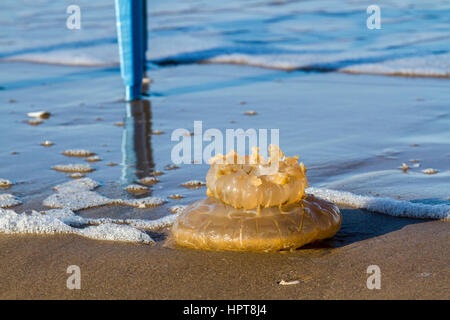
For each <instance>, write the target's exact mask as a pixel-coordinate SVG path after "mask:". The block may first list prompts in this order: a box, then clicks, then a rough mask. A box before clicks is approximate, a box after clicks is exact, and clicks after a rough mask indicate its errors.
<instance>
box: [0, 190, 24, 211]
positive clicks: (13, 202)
mask: <svg viewBox="0 0 450 320" xmlns="http://www.w3.org/2000/svg"><path fill="white" fill-rule="evenodd" d="M20 204H22V201H20V200H19V199H17V198H16V197H15V196H14V195H12V194H9V193H3V194H0V208H11V207H15V206H18V205H20Z"/></svg>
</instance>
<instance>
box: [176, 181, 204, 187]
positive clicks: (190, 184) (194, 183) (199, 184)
mask: <svg viewBox="0 0 450 320" xmlns="http://www.w3.org/2000/svg"><path fill="white" fill-rule="evenodd" d="M205 184H206V183H205V182H204V181H200V180H190V181H186V182H185V183H183V184H181V185H182V186H183V187H185V188H200V187H202V186H204V185H205Z"/></svg>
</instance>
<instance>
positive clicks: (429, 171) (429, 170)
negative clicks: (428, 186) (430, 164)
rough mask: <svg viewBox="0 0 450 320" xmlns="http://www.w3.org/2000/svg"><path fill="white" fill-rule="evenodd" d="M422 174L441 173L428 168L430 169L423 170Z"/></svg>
mask: <svg viewBox="0 0 450 320" xmlns="http://www.w3.org/2000/svg"><path fill="white" fill-rule="evenodd" d="M422 172H423V173H425V174H436V173H438V172H439V170H436V169H433V168H428V169H425V170H422Z"/></svg>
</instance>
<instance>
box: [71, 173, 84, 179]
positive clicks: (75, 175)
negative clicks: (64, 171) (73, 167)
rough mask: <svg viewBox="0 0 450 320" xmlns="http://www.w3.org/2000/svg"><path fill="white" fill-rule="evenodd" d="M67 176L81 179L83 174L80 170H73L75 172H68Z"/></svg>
mask: <svg viewBox="0 0 450 320" xmlns="http://www.w3.org/2000/svg"><path fill="white" fill-rule="evenodd" d="M69 177H71V178H72V179H81V178H84V174H82V173H80V172H75V173H72V174H69Z"/></svg>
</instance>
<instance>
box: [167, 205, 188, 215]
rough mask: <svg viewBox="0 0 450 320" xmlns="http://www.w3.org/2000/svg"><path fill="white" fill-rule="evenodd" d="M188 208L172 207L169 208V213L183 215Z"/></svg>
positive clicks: (183, 206) (182, 206)
mask: <svg viewBox="0 0 450 320" xmlns="http://www.w3.org/2000/svg"><path fill="white" fill-rule="evenodd" d="M186 208H187V206H185V205H181V204H179V205H176V206H172V207H170V208H169V211H170V212H172V213H175V214H180V213H182V212H183V211H184V210H185V209H186Z"/></svg>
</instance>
